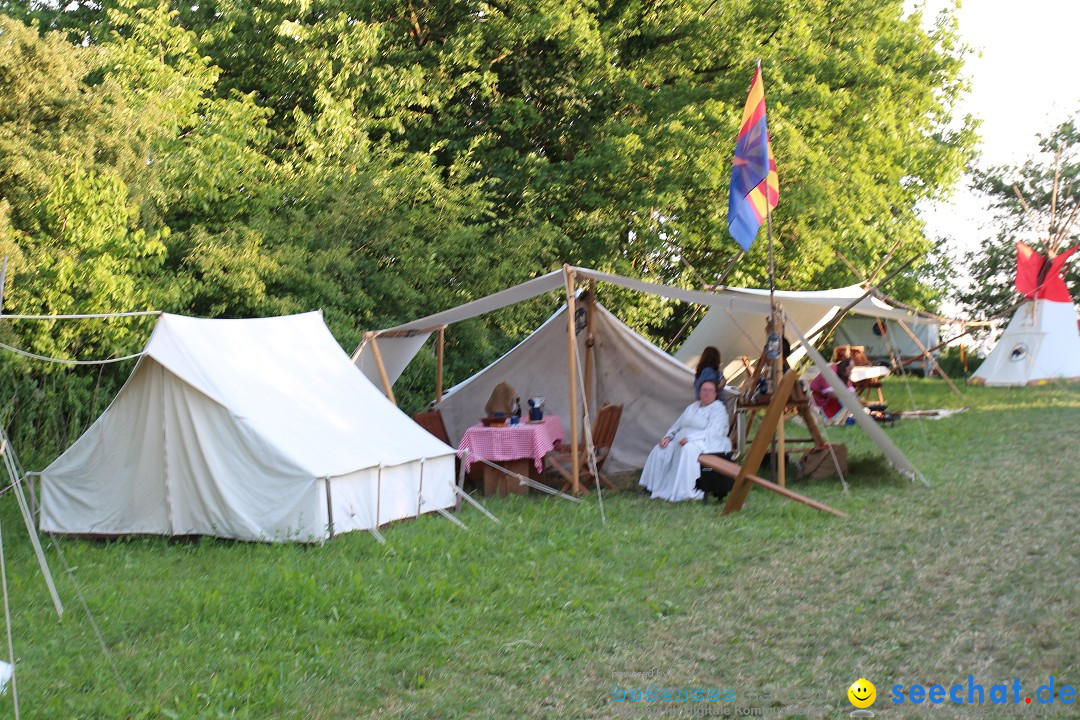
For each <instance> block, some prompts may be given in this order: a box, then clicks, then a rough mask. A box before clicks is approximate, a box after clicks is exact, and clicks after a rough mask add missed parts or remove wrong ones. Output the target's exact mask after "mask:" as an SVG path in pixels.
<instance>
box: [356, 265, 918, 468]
mask: <svg viewBox="0 0 1080 720" xmlns="http://www.w3.org/2000/svg"><path fill="white" fill-rule="evenodd" d="M573 282H577V283H582V282H591V283H610V284H613V285H618V286H620V287H624V288H627V289H630V290H635V291H638V292H642V293H646V294H651V295H658V296H661V297H665V298H670V299H673V300H679V301H682V302H688V303H694V304H697V305H703V306H705V307H707V308H709V311H708V313H707V315H706V318H708V317H709V316H710V315H711V316H713V317H715V318H731V319H733V322H732V323H731V324H730V325H728V326H727V327H726V329H724V330H714V331H710V332H708V333H705V334H702V335H701V336H699V337H701V338H703V339H705V338H707V340H708V341H707V342H704V343H702V345H701V347H702V348H704V347H705V345H708V344H715V345H717V346H718V347H719V348H720V350H721V352H722V353H723V354H724V357H725V358H733V357H737V356H739V355H750V356H752V357H754V358H755V359H756V357H757V356H758V354H759V353H760V351H761V344H762V341H763V337H764V335H763V329H764V323H765V318H766V317H768V315H769V312H770V303H769V297H768V291H764V292H762V291H755V290H751V291H744V290H734V289H722V290H718V291H714V292H703V291H696V290H687V289H684V288H678V287H672V286H670V285H661V284H657V283H649V282H645V281H642V280H636V279H634V278H627V277H623V276H620V275H615V274H612V273H605V272H600V271H597V270H590V269H587V268H580V267H570V266H567V267H564V269H563V270H557V271H554V272H551V273H548V274H547V275H542V276H540V277H538V278H534V279H533V280H529V281H527V282H524V283H522V284H520V285H516V286H514V287H511V288H508V289H506V290H503V291H501V292H498V293H495V294H493V295H489V296H487V297H484V298H480V299H478V300H474V301H472V302H470V303H467V304H465V305H461V306H460V307H456V308H451V309H449V310H445V311H443V312H440V313H436V314H434V315H430V316H428V317H425V318H420V319H419V320H413V321H411V322H408V323H405V324H402V325H398V326H396V327H392V328H387V329H385V330H380V331H376V332H371V333H368V334H367V336H366V337H365V339H364V341H363V343H362V344H361V345H360V347H358V348H357V350H356V352H355V353H354V355H353V360H354V361H355V362H356V364H357V365H358V366H359V367H360V369H361V370H362V371H363V372H364V373H365V374H366V375H367V376H368V377H369V378H371V379H372V381H373V382H376V383H381V384H382V386H383V388H384V390H385V392H387V394H388V395H390V394H392V385H393V383H394V382H395V381H396V380H397V378H398V377H399V376H400V375H401V372H402V371H403V370H404V369H405V367H406V365H408V363H409V362H410V361H411V360H412V359H413V357H415V355H416V354H417V353H418V352H419V351H420V348H421V347H422V346H423V344H424V343H425V341H426V340H427V339H428V338H429V337H430V336H431V335H432V334H435V333H439V334H440V335H441V334H442V333H443V331H444V330H445V329H446V328H447V327H448V326H450V325H452V324H453V323H456V322H460V321H462V320H466V319H468V318H472V317H476V316H478V315H482V314H484V313H488V312H492V311H494V310H498V309H499V308H502V307H506V306H508V305H512V304H514V303H518V302H522V301H524V300H527V299H529V298H533V297H537V296H539V295H542V294H544V293H548V292H552V291H556V290H560V289H566V288H567V287H569V286H571V285H572V283H573ZM778 295H779V293H778ZM809 295H813V293H809ZM863 296H868V293H867V291H866V290H864V289H861V288H860V289H859V290H858V294H854V291H851V292H850V293H848V294H847V295H845V296H844V297H847V298H850V300H852V301H856V300H860V298H862V299H863V300H868V306H867V307H868V313H867V314H873V315H875V316H883V317H887V318H903V319H905V320H908V321H917V318H915V317H914V316H913V315H912V314H910V313H907V312H905V311H902V310H898V309H896V308H893V307H891V306H889V305H887V304H885V303H884V302H882V301H880V300H877V299H876V298H873V299H870V298H864V297H863ZM843 299H844V298H842V297H835V296H834V297H833V298H832V299H831V300H830V301H826V300H825V299H824V298H821V299H812V301H811V302H809V303H807V305H809V306H810V309H811V314H810V315H808V316H807V317H802V316H801V315H799V316H798V317H802V322H799V320H797V319H796V318H795V317H794V316H790V315H789V316H787V323H788V327H789V328H790V330H791V334H792V338H791V339H792V341H793V343H795V344H799V343H800V341H801V339H802V338H803V337H805V335H804V334H803V333H802V332H800V330H799V328H800V327H802V323H809V325H810V327H811V328H818V327H821V326H823V325H824V324H825V323H826V322H827V321H828V318H831V317H834V316H835V315H836V314H837V313H838V312H839V311H840V310H841V309H842V308H843V306H844V303H843ZM784 307H785V311H786V307H787V306H786V304H785V306H784ZM601 315H602V313H601V312H597V313H594V319H595V318H599V317H601ZM563 317H564V318H565V316H563ZM612 320H614V318H612ZM601 322H602V321H601ZM548 324H549V325H552V326H554V327H555V328H558V329H560V330H561V331H562V333H563V334H562V338H561V342H555V343H553V344H555V345H556V346H561V348H562V353H563V355H564V359H563V360H562V361H561V362H554V361H553V360H552V361H551V362H547V363H546V364H544V365H543V366H542V367H541V366H540V365H539V364H538V366H537V369H536V370H535V372H537V373H539V372H543V373H546V374H548V375H549V376H552V377H554V376H556V375H566V376H568V377H569V378H574V376H575V373H577V370H576V369H574V368H568V367H567V362H566V359H565V354H566V350H567V339H566V338H567V333H568V325H569V323H568V322H565V321H563V322H558V323H554V322H551V321H549V323H548ZM620 325H621V323H620ZM623 327H625V326H623ZM718 327H719V323H717V324H715V325H713V328H718ZM538 332H539V331H538ZM553 337H554V331H553ZM639 340H640V338H639ZM688 341H689V338H688ZM642 342H644V341H643V340H642ZM578 343H580V339H579V340H578ZM576 344H577V343H576ZM697 353H700V349H698V351H697ZM811 355H813V356H815V357H814V362H815V364H818V365H819V367H820V368H822V369H823V371H826V370H827V369H828V368H827V365H826V364H825V363H824V360H823V359H821V357H820V355H818V354H817V353H811ZM523 357H524V356H523ZM553 357H554V356H553ZM579 357H580V355H579ZM681 357H682V356H677V359H681ZM694 357H696V354H694ZM596 365H597V366H599V361H597V362H596ZM603 372H604V371H603V370H599V369H598V370H597V371H596V374H597V376H599V373H603ZM484 374H485V375H488V377H491V378H492V379H491V382H490V387H488V391H490V388H491V387H494V384H495V383H497V382H499V381H500V380H504V379H507V378H504V377H497V376H493V375H489V374H488V373H487V372H485V373H484ZM827 374H831V373H827ZM684 377H686V378H687V380H686V382H687V384H688V385H689V382H690V381H689V376H688V375H684ZM474 381H475V380H474ZM552 382H553V383H554V382H556V381H555V380H552ZM571 382H573V380H571ZM668 382H669V381H668V380H666V379H665V380H664V381H663V382H662V383H660V386H661V388H666V385H667V383H668ZM561 383H562V387H567V380H562V381H561ZM515 388H516V389H517V390H519V391H520V392H522V393H525V394H526V395H527V394H531V393H533V392H534V391H533V390H532V388H530V387H528V386H518V385H515ZM659 391H660V392H675V393H677V397H678V398H680V400H679V401H678V403H681V405H679V407H680V408H682V407H685V406H686V405H687V404H688V403H689V402H691V401H692V397H691V393H690V391H689V390H688V389H682V388H679V389H678V390H674V389H673V390H671V391H667V390H665V389H660V390H659ZM589 392H590V397H592V395H594V394H595V393H594V392H593V390H592V389H590V391H589ZM637 392H639V393H642V394H645V395H647V396H648V393H649V392H650V387H649V386H648V385H645V386H642V387H639V388H637ZM838 393H840V394H847V395H851V393H847V391H846V390H845V389H844V388H843V387H842V386H840V390H839V391H838ZM479 394H483V391H482V390H481V391H480V393H479ZM568 396H569V393H568ZM484 397H485V398H486V395H485V396H484ZM578 397H579V398H580V394H579V395H578ZM648 397H649V402H657V403H659V400H654V399H653V398H652V396H648ZM548 400H549V402H550V401H552V400H554V397H553V396H551V397H548ZM850 400H851V403H852V405H851V407H853V408H857V407H858V403H859V401H858V399H857V398H855V397H854V396H853V395H852V397H851V398H850ZM595 401H598V402H605V401H612V402H622V398H614V397H603V396H597V397H595ZM559 402H561V401H559ZM578 402H579V403H580V400H579V401H578ZM668 402H669V403H670V402H671V400H670V399H668ZM678 403H675V404H678ZM470 404H471V403H470ZM437 407H438V405H437ZM482 407H483V399H481V400H480V401H479V403H478V404H477V405H476V406H475V407H474V408H473V411H474V412H473V413H472V415H471V416H470V415H468V414H464V415H463V416H462V417H464V420H455V421H454V422H455V423H460V422H464V421H470V422H476V419H477V418H478V417H479V414H478V411H480V410H482ZM665 407H666V406H665ZM563 408H566V414H567V415H569V416H570V417H571V418H573V417H574V413H571V412H569V400H568V401H567V405H566V406H562V407H560V410H562V409H563ZM589 409H590V412H595V410H596V405H595V402H594V401H590V405H589ZM578 412H579V413H580V412H581V408H580V405H579V408H578ZM559 415H560V417H563V418H564V420H565V418H566V415H564V414H563V412H559ZM456 416H457V413H456V412H455V417H456ZM626 417H627V416H626V413H625V412H624V415H623V418H624V419H623V422H624V423H625V422H626ZM674 417H675V416H674V415H673V416H672V418H673V419H674ZM855 419H856V422H858V423H859V425H860V426H862V427H863V429H864V430H866V432H867V434H869V435H870V436H871V438H872V439H873V440H874V442H875V443H876V444H877V445H878V446H879V447H880V448H881V449H882V451H883V452H884V453H885V455H886V457H887V458H888V459H889V461H890V463H891V464H892V465H893V466H894V467H895V468H896V469H897V470H898V471H900V472H901V473H903V474H905V475H907V476H909V477H921V474H920V473H919V472H918V470H917V469H916V468H915V467H914V466H913V465H912V464H911V463H910V462H909V461H908V460H907V458H905V457H904V455H903V453H901V452H900V450H899V449H898V448H896V446H895V445H894V444H893V443H892V441H891V440H889V438H888V437H886V436H885V434H884V433H883V432H882V431H881V429H880V428H879V427H878V426H877V424H876V423H875V422H874V421H873V420H872V419H870V417H869V416H868V415H866V414H865V413H863V412H861V411H860V412H858V414H857V415H856V418H855ZM649 422H650V423H651V422H653V421H649ZM666 427H667V425H665V424H664V423H658V424H656V425H653V426H652V427H649V428H648V429H647V430H646V429H645V428H644V427H643V428H642V429H641V430H640V433H641V434H640V436H639V437H638V436H635V434H634V433H630V432H628V433H626V434H625V435H624V431H623V428H622V427H621V426H620V430H619V434H618V435H617V436H616V438H615V448H618V447H619V445H620V443H628V444H629V443H631V442H632V443H633V445H632V446H628V447H627V449H626V451H623V452H621V453H620V454H621V457H622V461H621V462H622V465H623V466H632V467H640V466H641V465H640V463H641V462H643V460H644V456H643V455H642V454H641V450H640V443H642V442H644V438H645V437H646V435H647V436H648V437H649V441H650V443H651V442H655V439H656V438H655V436H656V434H657V433H658V432H663V430H664V429H665V428H666ZM571 434H572V433H568V434H567V437H569V436H570V435H571ZM451 441H455V437H454V436H451ZM633 448H638V449H633ZM612 452H613V453H615V452H617V451H616V450H615V449H614V448H613V450H612Z"/></svg>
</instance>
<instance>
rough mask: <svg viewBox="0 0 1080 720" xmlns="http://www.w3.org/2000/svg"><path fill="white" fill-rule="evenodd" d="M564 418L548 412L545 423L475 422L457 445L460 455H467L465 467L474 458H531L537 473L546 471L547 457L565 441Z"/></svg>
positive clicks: (503, 459) (495, 459)
mask: <svg viewBox="0 0 1080 720" xmlns="http://www.w3.org/2000/svg"><path fill="white" fill-rule="evenodd" d="M562 439H563V429H562V421H561V420H559V418H558V416H556V415H545V416H544V421H543V422H542V423H526V422H524V421H522V422H521V423H519V424H517V425H509V426H505V427H484V426H483V425H481V424H476V425H473V426H472V427H470V428H469V429H468V430H466V431H465V437H463V438H461V444H460V445H458V451H457V454H458V457H465V451H466V450H468V451H469V454H468V457H465V469H466V470H468V469H469V466H470V465H472V459H473V458H474V457H475V458H477V459H481V458H482V459H484V460H490V461H491V462H506V461H508V460H523V459H525V458H532V460H533V464H534V465H535V466H536V471H537V472H543V471H544V456H545V455H547V454H548V453H549V452H550V451H551V450H552V449H553V448H554V447H555V443H556V442H562Z"/></svg>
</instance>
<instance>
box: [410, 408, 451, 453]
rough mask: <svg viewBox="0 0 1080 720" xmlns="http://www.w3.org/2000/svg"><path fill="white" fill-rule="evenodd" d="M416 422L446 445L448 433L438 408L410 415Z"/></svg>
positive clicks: (448, 437) (448, 441) (448, 438)
mask: <svg viewBox="0 0 1080 720" xmlns="http://www.w3.org/2000/svg"><path fill="white" fill-rule="evenodd" d="M412 419H413V420H414V421H416V424H417V425H419V426H420V427H422V428H424V429H425V430H427V431H428V432H429V433H431V434H432V435H434V436H435V437H437V438H439V439H440V440H442V441H443V442H444V443H446V444H447V445H449V444H450V435H449V434H448V433H447V432H446V423H444V422H443V419H442V413H441V412H439V411H438V410H430V411H428V412H422V413H416V414H415V415H413V416H412Z"/></svg>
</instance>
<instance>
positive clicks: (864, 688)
mask: <svg viewBox="0 0 1080 720" xmlns="http://www.w3.org/2000/svg"><path fill="white" fill-rule="evenodd" d="M847 696H848V700H850V701H851V704H852V705H854V706H855V707H857V708H868V707H870V706H871V705H873V704H874V701H875V700H877V688H875V687H874V683H872V682H870V681H869V680H867V679H866V678H859V679H858V680H856V681H855V682H853V683H851V687H849V688H848V690H847Z"/></svg>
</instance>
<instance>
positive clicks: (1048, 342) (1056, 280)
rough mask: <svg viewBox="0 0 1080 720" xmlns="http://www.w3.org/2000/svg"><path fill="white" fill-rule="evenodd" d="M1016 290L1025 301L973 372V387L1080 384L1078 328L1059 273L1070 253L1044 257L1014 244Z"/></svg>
mask: <svg viewBox="0 0 1080 720" xmlns="http://www.w3.org/2000/svg"><path fill="white" fill-rule="evenodd" d="M1017 250H1018V263H1017V264H1018V267H1017V281H1016V285H1017V289H1018V290H1019V291H1020V292H1021V294H1023V295H1024V296H1025V297H1026V298H1027V299H1026V300H1025V301H1024V302H1023V303H1021V305H1020V307H1018V308H1017V309H1016V312H1015V313H1013V316H1012V319H1011V320H1010V321H1009V324H1008V326H1006V328H1005V332H1004V333H1002V335H1001V337H1000V338H999V339H998V342H997V345H995V346H994V349H993V350H992V351H990V354H989V355H988V356H987V357H986V360H984V361H983V364H982V365H980V366H979V369H978V370H976V371H975V374H974V375H972V377H971V382H972V383H973V384H977V385H1002V386H1007V385H1039V384H1042V383H1047V382H1051V381H1055V380H1080V328H1078V325H1077V313H1076V305H1075V304H1073V301H1072V297H1071V296H1070V295H1069V290H1068V288H1067V286H1066V285H1065V280H1064V278H1063V277H1062V274H1061V273H1062V268H1063V267H1064V265H1065V263H1066V262H1067V261H1068V259H1069V257H1070V256H1071V255H1072V254H1073V252H1075V250H1076V249H1075V248H1074V249H1073V250H1070V251H1068V252H1065V253H1061V254H1060V255H1057V256H1055V257H1053V258H1044V257H1042V256H1041V255H1039V254H1038V253H1035V252H1034V251H1032V250H1031V248H1028V247H1027V246H1026V245H1024V244H1023V243H1017Z"/></svg>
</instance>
